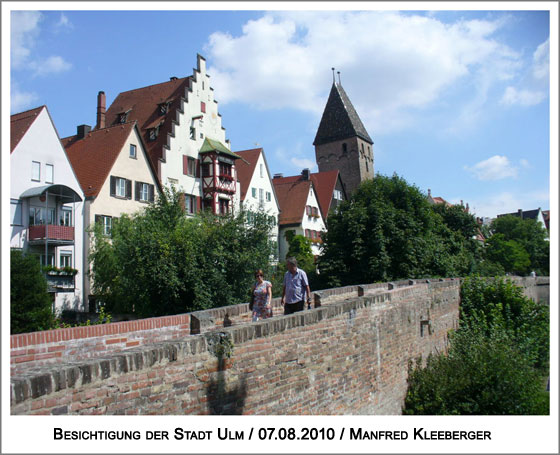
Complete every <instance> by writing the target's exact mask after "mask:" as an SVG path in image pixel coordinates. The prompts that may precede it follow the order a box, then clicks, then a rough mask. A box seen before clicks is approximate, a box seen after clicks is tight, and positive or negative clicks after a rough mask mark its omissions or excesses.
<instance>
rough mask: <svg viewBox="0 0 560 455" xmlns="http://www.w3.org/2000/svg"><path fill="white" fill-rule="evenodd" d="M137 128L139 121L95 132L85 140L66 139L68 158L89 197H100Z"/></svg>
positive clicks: (89, 134)
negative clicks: (114, 166)
mask: <svg viewBox="0 0 560 455" xmlns="http://www.w3.org/2000/svg"><path fill="white" fill-rule="evenodd" d="M134 125H135V122H128V123H123V124H119V125H116V126H113V127H109V128H103V129H100V130H93V131H91V132H89V133H87V134H86V136H85V137H84V138H83V139H78V137H77V136H70V137H66V138H64V139H62V145H63V146H64V148H65V149H66V155H68V159H69V160H70V163H71V164H72V167H73V168H74V172H75V173H76V177H77V178H78V181H79V182H80V186H81V187H82V190H83V191H84V195H85V196H86V197H95V196H97V195H98V194H99V191H100V190H101V187H102V186H103V183H105V180H107V177H108V175H109V172H110V171H111V169H112V168H113V164H114V163H115V160H116V159H117V156H118V155H119V153H120V152H121V150H122V148H123V146H124V144H125V141H126V140H127V139H128V137H129V136H130V132H131V131H132V130H133V128H134Z"/></svg>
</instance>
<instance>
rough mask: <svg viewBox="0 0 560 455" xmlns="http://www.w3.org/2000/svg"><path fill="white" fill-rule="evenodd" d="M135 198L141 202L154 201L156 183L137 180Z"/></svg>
mask: <svg viewBox="0 0 560 455" xmlns="http://www.w3.org/2000/svg"><path fill="white" fill-rule="evenodd" d="M135 191H136V196H135V199H136V200H137V201H140V202H154V185H150V184H149V183H144V182H136V185H135Z"/></svg>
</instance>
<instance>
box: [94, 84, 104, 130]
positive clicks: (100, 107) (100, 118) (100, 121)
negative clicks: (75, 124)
mask: <svg viewBox="0 0 560 455" xmlns="http://www.w3.org/2000/svg"><path fill="white" fill-rule="evenodd" d="M101 128H105V92H99V93H98V94H97V125H95V129H96V130H100V129H101Z"/></svg>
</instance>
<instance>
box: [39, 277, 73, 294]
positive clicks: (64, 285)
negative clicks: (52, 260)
mask: <svg viewBox="0 0 560 455" xmlns="http://www.w3.org/2000/svg"><path fill="white" fill-rule="evenodd" d="M44 275H45V278H46V279H47V292H74V289H75V287H76V285H75V279H74V274H72V273H68V274H63V273H54V272H47V273H45V274H44Z"/></svg>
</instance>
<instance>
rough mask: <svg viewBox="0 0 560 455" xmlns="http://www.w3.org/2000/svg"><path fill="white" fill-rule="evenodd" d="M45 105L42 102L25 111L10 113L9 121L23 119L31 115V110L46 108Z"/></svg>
mask: <svg viewBox="0 0 560 455" xmlns="http://www.w3.org/2000/svg"><path fill="white" fill-rule="evenodd" d="M46 107H47V106H46V104H43V105H41V106H37V107H34V108H33V109H28V110H27V111H23V112H17V113H15V114H12V115H10V122H18V121H20V120H24V119H26V118H29V117H31V116H32V115H31V112H32V111H38V110H40V109H42V108H46ZM23 114H27V115H23ZM14 117H16V118H14Z"/></svg>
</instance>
